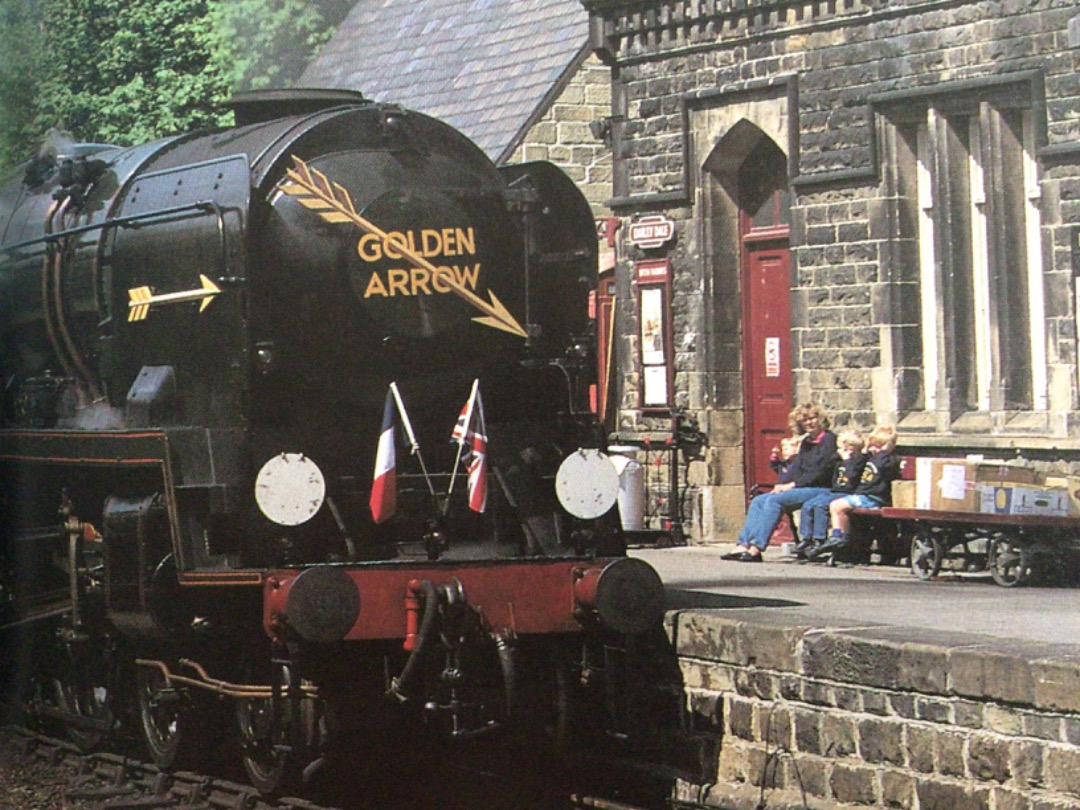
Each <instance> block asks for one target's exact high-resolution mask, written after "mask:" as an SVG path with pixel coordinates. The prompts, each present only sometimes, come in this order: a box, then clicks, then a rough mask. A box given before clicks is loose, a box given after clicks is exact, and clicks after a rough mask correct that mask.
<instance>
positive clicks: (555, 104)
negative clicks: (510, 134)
mask: <svg viewBox="0 0 1080 810" xmlns="http://www.w3.org/2000/svg"><path fill="white" fill-rule="evenodd" d="M610 115H611V76H610V74H609V72H608V70H607V68H606V67H604V66H603V65H602V64H601V63H600V60H599V59H597V58H596V57H595V56H591V57H589V58H588V59H587V60H586V61H585V63H584V64H583V65H582V66H581V67H580V68H579V69H577V70H576V71H574V73H573V75H572V76H571V77H570V79H569V81H568V82H567V84H566V85H565V86H564V87H562V88H561V90H560V92H559V93H558V95H557V96H556V97H555V98H554V99H552V100H551V103H550V104H549V105H548V107H547V110H546V111H545V112H544V114H543V116H542V117H541V118H540V119H539V120H538V121H537V122H536V123H535V124H534V125H533V126H532V128H531V129H529V131H528V133H527V134H526V136H525V138H524V140H523V141H522V143H521V145H520V146H518V148H517V149H516V150H515V151H514V154H513V156H512V157H511V158H510V160H509V161H507V162H508V163H521V162H525V161H530V160H547V161H550V162H552V163H554V164H555V165H556V166H558V167H559V168H560V169H562V170H563V171H564V172H566V174H567V175H568V176H569V177H570V178H571V179H572V180H573V181H574V182H575V183H576V184H577V186H578V188H579V189H581V191H582V193H583V194H584V195H585V197H586V199H588V201H589V204H590V205H591V206H592V209H593V214H594V215H595V216H597V217H603V216H610V214H611V211H610V209H608V208H607V207H606V206H605V202H606V201H607V200H608V199H609V198H610V197H611V147H610V146H608V145H606V144H605V143H604V142H603V140H602V139H601V138H598V137H596V136H595V135H594V134H593V133H592V131H591V129H590V128H589V125H590V124H591V123H592V122H593V121H604V120H605V119H606V118H607V117H608V116H610Z"/></svg>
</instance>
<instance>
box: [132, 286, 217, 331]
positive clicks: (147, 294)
mask: <svg viewBox="0 0 1080 810" xmlns="http://www.w3.org/2000/svg"><path fill="white" fill-rule="evenodd" d="M199 281H201V282H202V286H201V287H198V288H196V289H194V290H181V291H180V292H174V293H162V294H161V295H154V294H153V293H152V292H151V290H150V288H149V287H134V288H132V289H130V290H128V322H132V321H141V320H144V319H145V318H146V316H147V315H148V314H149V313H150V307H156V306H160V305H161V304H179V303H182V302H184V301H198V300H200V299H201V300H202V303H201V304H200V305H199V312H202V311H203V310H204V309H206V308H207V307H208V306H210V302H211V301H213V300H214V296H215V295H217V294H218V293H219V292H221V287H219V286H218V285H217V284H215V283H214V282H212V281H211V280H210V279H208V278H207V277H206V276H204V275H200V276H199Z"/></svg>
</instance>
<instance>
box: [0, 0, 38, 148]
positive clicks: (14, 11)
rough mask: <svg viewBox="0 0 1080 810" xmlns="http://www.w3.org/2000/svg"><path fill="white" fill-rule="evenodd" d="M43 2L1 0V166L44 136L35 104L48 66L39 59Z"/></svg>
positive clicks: (33, 0)
mask: <svg viewBox="0 0 1080 810" xmlns="http://www.w3.org/2000/svg"><path fill="white" fill-rule="evenodd" d="M40 5H41V4H40V3H39V2H35V0H0V166H10V165H13V164H14V163H16V162H18V161H19V160H21V159H23V158H25V157H27V155H28V154H29V153H30V152H32V151H33V149H32V148H28V147H27V144H28V143H31V142H33V141H35V140H39V139H40V137H41V135H42V133H41V131H40V129H39V128H38V127H37V126H36V124H35V122H34V118H35V110H34V104H33V100H34V98H35V97H36V95H37V86H38V81H39V79H40V77H41V76H42V75H43V74H44V72H45V69H46V65H45V64H43V63H39V62H38V61H37V60H36V59H35V56H37V55H38V54H39V53H40V52H41V50H42V33H41V14H40ZM31 65H34V66H35V69H31Z"/></svg>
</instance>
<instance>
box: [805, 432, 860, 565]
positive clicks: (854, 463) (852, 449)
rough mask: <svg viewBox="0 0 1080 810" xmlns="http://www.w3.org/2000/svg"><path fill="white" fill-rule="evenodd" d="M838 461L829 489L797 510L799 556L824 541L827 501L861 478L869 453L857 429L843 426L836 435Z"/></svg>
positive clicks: (852, 488)
mask: <svg viewBox="0 0 1080 810" xmlns="http://www.w3.org/2000/svg"><path fill="white" fill-rule="evenodd" d="M836 443H837V445H839V447H840V449H839V450H838V451H837V454H838V455H839V456H840V463H839V464H838V465H837V467H836V472H835V473H834V474H833V482H832V489H831V490H829V491H828V492H825V493H823V494H821V495H817V496H815V497H813V498H811V499H810V500H808V501H807V502H806V503H804V504H803V506H802V510H801V511H800V513H799V536H800V537H801V538H802V542H800V543H799V545H797V546H796V547H795V553H796V555H797V556H798V557H800V558H805V557H806V555H807V554H808V553H809V552H810V551H811V550H813V549H814V548H816V547H817V546H820V545H821V544H822V543H824V542H825V540H826V538H827V536H828V533H829V504H831V503H832V502H833V501H835V500H839V499H840V498H843V497H844V496H845V495H850V494H852V493H853V492H854V491H855V488H856V487H857V486H858V485H859V482H860V481H861V480H862V474H863V468H864V467H865V466H866V461H867V459H868V458H869V456H867V455H866V453H864V452H863V444H864V442H863V437H862V434H861V433H859V431H857V430H846V431H844V432H843V433H841V434H840V435H839V436H837V437H836Z"/></svg>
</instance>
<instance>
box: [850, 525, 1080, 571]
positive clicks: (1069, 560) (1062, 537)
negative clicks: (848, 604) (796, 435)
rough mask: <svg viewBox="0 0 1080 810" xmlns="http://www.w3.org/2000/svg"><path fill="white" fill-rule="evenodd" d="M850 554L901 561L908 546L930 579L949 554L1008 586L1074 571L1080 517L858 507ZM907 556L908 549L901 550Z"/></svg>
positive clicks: (915, 567) (1079, 552)
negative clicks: (874, 549)
mask: <svg viewBox="0 0 1080 810" xmlns="http://www.w3.org/2000/svg"><path fill="white" fill-rule="evenodd" d="M851 515H852V517H853V518H854V520H855V522H853V524H852V542H853V550H852V559H853V560H854V561H865V562H869V558H870V552H871V548H872V547H873V546H874V544H877V550H878V552H879V554H881V556H882V561H883V562H884V561H885V558H886V557H888V556H890V555H893V556H894V557H895V559H894V560H893V561H894V562H895V561H898V560H899V556H895V555H897V554H899V553H900V552H901V550H902V549H904V547H905V546H906V556H907V557H908V560H909V564H910V566H911V570H912V572H913V573H914V574H915V575H916V576H918V577H919V578H920V579H932V578H933V577H935V576H937V574H938V573H939V572H940V571H941V567H942V564H943V563H944V562H945V561H946V560H952V561H959V562H960V564H961V566H962V569H963V570H967V571H984V570H987V571H989V572H990V575H991V577H993V579H994V582H996V583H997V584H998V585H1002V586H1004V587H1014V586H1017V585H1023V584H1025V583H1027V582H1030V581H1032V580H1034V579H1037V578H1039V577H1040V576H1042V575H1047V574H1050V573H1057V574H1062V573H1065V574H1069V575H1071V576H1073V577H1074V576H1075V572H1076V571H1077V570H1078V565H1077V563H1078V562H1080V518H1076V517H1064V516H1058V515H1002V514H983V513H979V512H951V511H943V510H938V509H906V508H898V507H891V506H886V507H883V508H881V509H855V510H853V511H852V513H851ZM901 556H905V555H901Z"/></svg>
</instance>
